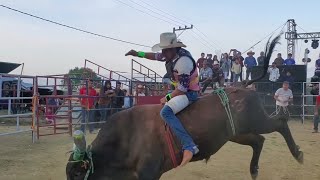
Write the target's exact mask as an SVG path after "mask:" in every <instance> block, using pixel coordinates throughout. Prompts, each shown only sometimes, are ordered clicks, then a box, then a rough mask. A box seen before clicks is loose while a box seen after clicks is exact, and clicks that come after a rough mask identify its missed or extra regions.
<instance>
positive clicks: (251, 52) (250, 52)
mask: <svg viewBox="0 0 320 180" xmlns="http://www.w3.org/2000/svg"><path fill="white" fill-rule="evenodd" d="M249 54H252V55H254V54H255V53H254V52H253V51H249V52H248V53H247V55H249Z"/></svg>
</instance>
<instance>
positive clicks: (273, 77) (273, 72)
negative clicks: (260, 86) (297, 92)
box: [268, 62, 280, 82]
mask: <svg viewBox="0 0 320 180" xmlns="http://www.w3.org/2000/svg"><path fill="white" fill-rule="evenodd" d="M268 73H269V74H270V75H269V81H271V82H276V81H277V80H278V79H279V77H280V72H279V69H278V68H277V64H276V63H275V62H273V63H272V66H271V67H270V68H269V69H268Z"/></svg>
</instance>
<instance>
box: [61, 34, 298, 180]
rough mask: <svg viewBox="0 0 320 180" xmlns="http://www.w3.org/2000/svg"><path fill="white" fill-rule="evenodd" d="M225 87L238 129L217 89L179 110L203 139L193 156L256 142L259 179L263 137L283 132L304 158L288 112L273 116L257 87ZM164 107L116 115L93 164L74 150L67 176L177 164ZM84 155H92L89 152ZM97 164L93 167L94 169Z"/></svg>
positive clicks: (153, 171)
mask: <svg viewBox="0 0 320 180" xmlns="http://www.w3.org/2000/svg"><path fill="white" fill-rule="evenodd" d="M278 39H279V37H277V38H276V39H275V40H274V41H273V42H272V43H271V45H270V46H271V47H269V46H267V47H268V50H269V53H268V56H267V58H266V59H267V64H269V59H270V57H271V54H272V53H271V52H272V50H273V48H274V46H275V44H276V42H277V41H278ZM265 67H268V66H265ZM265 71H266V68H265ZM265 71H264V73H263V75H264V74H265ZM254 81H255V80H253V81H249V82H247V83H246V84H247V85H248V84H251V83H252V82H254ZM225 91H226V93H227V94H228V97H229V100H230V109H231V114H232V116H233V120H234V125H235V129H236V135H233V134H232V133H230V123H229V119H228V116H227V114H226V111H225V109H224V106H223V105H222V104H221V103H220V99H219V97H218V96H217V95H214V94H211V95H208V96H205V97H203V98H201V99H200V100H198V101H197V102H195V103H194V104H192V105H190V106H189V107H187V108H186V109H185V110H184V111H182V112H181V113H179V114H178V117H179V119H181V120H182V123H183V124H184V126H185V128H186V130H187V131H188V132H189V133H190V134H191V136H192V138H193V139H194V141H195V142H196V144H197V145H199V149H200V152H199V154H197V155H196V156H194V158H193V159H192V161H199V160H203V159H206V160H208V159H209V158H210V156H212V155H213V154H215V153H216V152H217V151H218V150H219V149H220V148H221V147H222V146H223V145H224V144H225V143H226V142H228V141H233V142H236V143H239V144H243V145H249V146H251V147H252V148H253V156H252V159H251V163H250V173H251V175H252V177H253V178H254V179H255V177H256V176H257V174H258V162H259V157H260V153H261V150H262V146H263V142H264V137H263V136H261V135H260V134H266V133H271V132H279V133H280V134H281V135H282V136H283V137H284V139H285V141H286V143H287V145H288V147H289V149H290V152H291V154H292V155H293V156H294V158H295V159H296V160H297V161H298V162H300V163H302V162H303V153H302V152H301V151H299V148H298V146H297V145H296V144H295V142H294V140H293V137H292V135H291V132H290V129H289V127H288V124H287V120H288V117H287V116H282V115H278V116H275V117H273V118H270V117H269V116H268V114H267V113H266V112H265V110H264V108H263V106H262V104H261V102H260V100H259V97H258V95H257V94H256V93H255V92H254V91H251V90H248V89H244V88H228V89H226V90H225ZM161 107H162V106H161V105H145V106H138V107H134V108H131V109H128V110H125V111H122V112H119V113H117V114H115V115H114V116H112V117H111V118H110V119H109V120H108V121H107V122H106V123H105V124H104V126H103V127H102V129H101V130H100V132H99V134H98V136H97V137H96V139H95V140H94V141H93V142H92V144H91V146H92V148H91V150H90V152H91V153H92V162H93V165H92V163H91V162H90V161H79V162H77V161H76V162H74V161H73V158H72V156H71V157H70V159H69V162H68V164H67V168H66V171H67V179H68V180H83V179H85V176H86V174H87V172H89V173H88V175H89V176H88V179H90V180H91V179H92V180H100V179H101V180H102V179H103V180H107V179H108V180H118V179H119V180H156V179H159V178H160V177H161V175H162V174H163V173H165V172H167V171H169V170H171V169H173V168H174V167H173V165H172V162H171V158H170V154H169V150H168V144H167V143H166V141H165V133H166V132H165V127H164V122H163V120H162V119H161V117H160V115H159V112H160V109H161ZM252 110H254V111H252ZM176 148H177V149H181V147H176ZM84 160H88V158H87V156H86V157H85V159H84ZM92 167H94V171H92V172H90V171H89V170H91V168H92Z"/></svg>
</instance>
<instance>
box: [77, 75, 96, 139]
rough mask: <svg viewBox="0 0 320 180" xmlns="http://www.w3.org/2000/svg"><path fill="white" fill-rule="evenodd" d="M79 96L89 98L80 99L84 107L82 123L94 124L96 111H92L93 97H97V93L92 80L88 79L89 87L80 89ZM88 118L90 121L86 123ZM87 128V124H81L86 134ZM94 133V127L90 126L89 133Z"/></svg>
mask: <svg viewBox="0 0 320 180" xmlns="http://www.w3.org/2000/svg"><path fill="white" fill-rule="evenodd" d="M79 95H80V96H89V97H88V98H80V103H81V107H82V111H81V123H87V122H94V111H92V110H91V109H94V103H95V98H94V97H93V96H97V91H96V90H95V89H94V88H93V85H92V80H90V79H88V81H87V86H83V87H82V88H81V89H80V92H79ZM86 118H89V120H88V121H86ZM85 127H86V126H85V124H81V130H82V132H85V130H86V128H85ZM93 131H94V125H93V124H89V132H90V133H93Z"/></svg>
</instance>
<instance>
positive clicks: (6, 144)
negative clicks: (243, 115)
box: [0, 121, 320, 180]
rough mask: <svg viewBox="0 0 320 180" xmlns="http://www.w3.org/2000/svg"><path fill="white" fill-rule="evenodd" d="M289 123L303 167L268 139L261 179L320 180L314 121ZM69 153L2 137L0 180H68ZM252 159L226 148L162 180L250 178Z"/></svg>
mask: <svg viewBox="0 0 320 180" xmlns="http://www.w3.org/2000/svg"><path fill="white" fill-rule="evenodd" d="M289 124H290V127H291V131H292V133H293V136H294V138H295V140H296V143H297V144H298V145H299V146H300V147H301V149H302V151H304V155H305V162H304V164H303V165H300V164H298V163H297V162H296V161H295V160H294V158H293V157H292V156H291V154H290V153H289V150H288V148H287V146H286V144H285V141H284V139H283V138H282V137H281V136H280V135H279V134H278V133H273V134H269V135H265V137H266V141H265V145H264V148H263V152H262V154H261V158H260V174H259V180H319V179H320V171H319V168H320V155H319V151H320V143H319V142H318V140H319V138H320V134H311V131H312V123H311V122H306V123H305V124H304V125H302V124H301V123H300V122H299V121H294V122H293V121H291V122H290V123H289ZM11 128H13V129H14V127H11ZM9 129H10V127H7V126H0V133H1V132H4V131H8V130H9ZM93 138H94V136H89V137H88V141H92V140H93ZM71 148H72V138H71V137H69V136H68V135H56V136H46V137H41V138H40V141H39V142H37V143H35V144H32V142H31V133H24V134H20V135H15V136H5V137H2V136H0V180H15V179H18V180H20V179H22V180H24V179H26V180H28V179H30V180H31V179H33V180H34V179H37V180H64V179H65V165H66V161H67V158H68V155H66V152H67V151H69V150H71ZM251 154H252V150H251V148H249V147H246V146H241V145H238V144H234V143H227V144H226V145H225V146H224V147H223V148H222V149H221V150H220V151H219V152H218V153H216V154H215V155H214V156H212V157H211V159H210V161H209V162H208V164H206V163H205V162H195V163H190V164H189V165H187V166H186V167H184V168H182V169H176V170H172V171H170V172H168V173H166V174H164V175H163V177H162V178H161V180H194V179H198V180H202V179H212V180H247V179H251V177H250V174H249V162H250V159H251Z"/></svg>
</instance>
